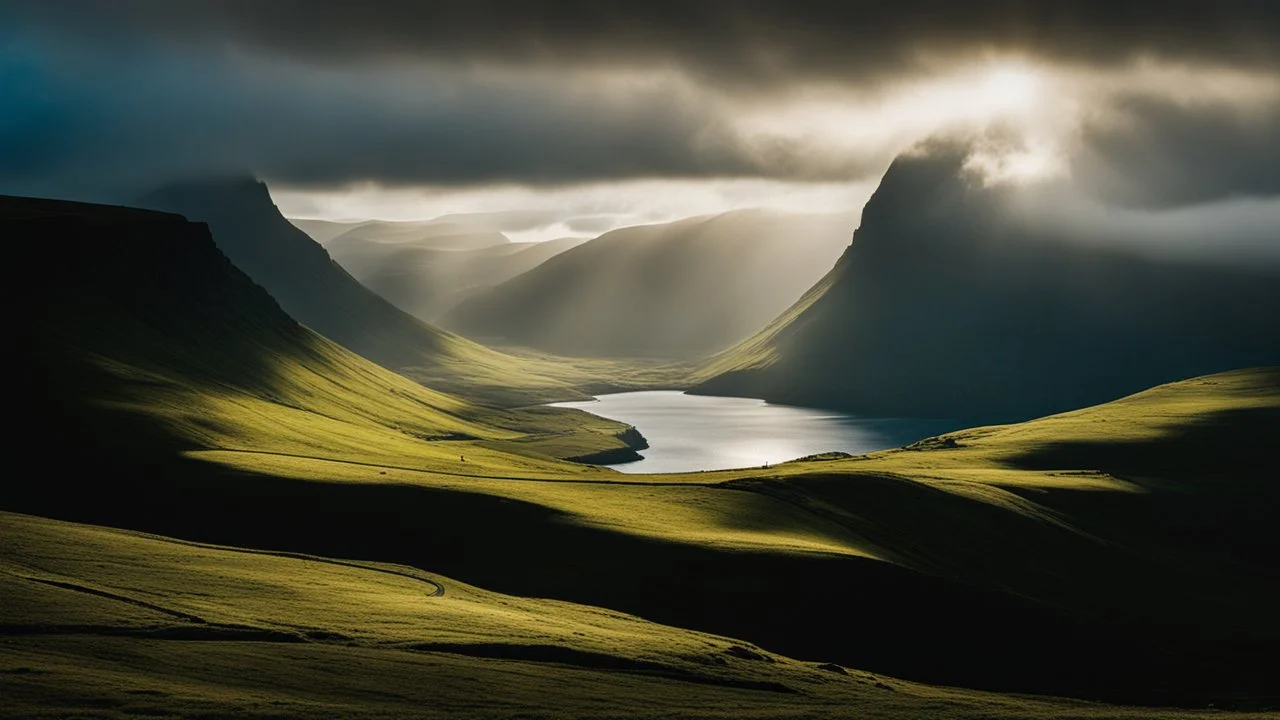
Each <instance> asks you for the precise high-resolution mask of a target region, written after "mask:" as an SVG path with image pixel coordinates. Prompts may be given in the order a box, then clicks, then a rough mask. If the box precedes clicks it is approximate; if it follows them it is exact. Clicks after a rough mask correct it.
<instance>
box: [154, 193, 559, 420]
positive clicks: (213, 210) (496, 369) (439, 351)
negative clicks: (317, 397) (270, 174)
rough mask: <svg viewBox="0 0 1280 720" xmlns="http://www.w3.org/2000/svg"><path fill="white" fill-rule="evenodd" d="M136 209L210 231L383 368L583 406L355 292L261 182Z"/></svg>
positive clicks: (310, 317) (492, 398) (282, 297)
mask: <svg viewBox="0 0 1280 720" xmlns="http://www.w3.org/2000/svg"><path fill="white" fill-rule="evenodd" d="M140 204H141V205H143V206H145V207H150V208H155V209H158V210H164V211H169V212H174V213H178V214H181V215H184V216H186V217H188V218H190V219H192V220H198V221H201V222H206V223H208V225H209V228H210V230H211V231H212V233H213V237H214V239H215V241H216V242H217V243H218V247H219V248H220V249H221V250H222V251H223V252H224V253H226V255H227V256H228V257H229V258H230V259H231V261H232V262H234V263H235V264H236V266H237V267H239V268H240V269H242V270H244V272H245V273H246V274H247V275H248V276H249V277H251V278H253V280H254V281H255V282H257V283H258V284H260V285H262V286H263V287H264V288H266V289H267V291H268V292H270V293H271V295H272V297H274V298H275V299H276V301H278V302H279V303H280V306H281V307H282V308H284V310H285V311H286V312H287V313H289V315H291V316H293V317H294V318H296V319H297V320H298V321H299V322H301V323H302V324H304V325H306V326H307V327H310V328H311V329H313V330H315V331H316V332H318V333H320V334H322V335H324V336H325V337H327V338H329V339H330V340H333V341H335V342H337V343H339V344H341V345H343V346H345V347H347V348H348V349H350V350H353V351H355V352H356V353H358V354H360V355H362V356H364V357H366V358H368V359H370V360H372V361H374V362H376V363H378V364H379V365H382V366H383V367H386V368H389V369H392V370H396V371H397V372H400V373H402V374H405V375H407V376H409V377H411V378H414V379H417V380H420V381H423V382H425V383H426V384H428V385H429V386H431V387H434V388H437V389H440V390H446V391H450V392H456V393H460V394H464V395H468V396H471V397H476V398H480V399H483V400H486V401H489V402H494V403H498V404H504V405H520V404H529V403H533V402H542V401H547V400H552V399H565V398H567V397H583V394H582V393H581V392H579V391H577V390H575V389H573V388H572V387H570V386H569V383H567V382H565V381H564V380H563V379H560V378H557V377H553V376H550V375H548V374H546V372H545V371H546V370H547V369H548V368H550V367H552V366H551V364H549V363H546V364H542V366H541V367H539V364H538V363H537V362H535V361H533V360H526V359H523V358H515V357H512V356H510V355H506V354H502V353H498V352H495V351H492V350H489V349H488V348H485V347H483V346H480V345H477V344H476V343H473V342H470V341H468V340H465V339H463V338H461V337H458V336H456V335H454V334H452V333H448V332H444V331H442V330H440V329H438V328H436V327H433V326H431V325H428V324H426V323H424V322H422V321H420V320H418V319H416V318H414V317H412V316H411V315H409V314H408V313H405V312H404V311H402V310H400V309H399V308H397V307H395V306H394V305H392V304H391V303H390V302H388V301H387V300H385V299H383V298H381V297H379V296H378V295H377V294H376V293H374V292H373V291H371V290H369V289H368V288H366V287H364V286H363V285H361V284H360V283H359V282H358V281H356V280H355V278H353V277H351V275H350V274H348V273H347V272H346V271H345V270H343V269H342V268H341V267H339V266H338V265H337V264H336V263H334V262H333V260H332V258H330V257H329V254H328V253H327V252H326V251H325V249H324V248H323V247H321V246H320V245H318V244H317V243H316V242H315V241H314V240H312V239H311V238H310V237H308V236H307V234H306V233H304V232H302V231H301V230H299V229H298V228H297V227H295V226H294V225H292V224H290V223H289V221H287V220H285V218H284V217H283V216H282V215H281V214H280V212H279V210H277V209H276V206H275V204H274V203H273V202H272V200H271V196H270V194H269V192H268V190H267V186H266V185H265V184H263V183H261V182H258V181H255V180H252V179H230V180H210V181H207V182H197V183H186V184H178V185H171V186H169V187H166V188H162V189H160V190H158V191H156V192H154V193H152V194H151V195H149V196H148V197H147V198H145V199H144V200H143V201H142V202H141V203H140ZM357 229H358V228H357Z"/></svg>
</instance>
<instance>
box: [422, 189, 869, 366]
mask: <svg viewBox="0 0 1280 720" xmlns="http://www.w3.org/2000/svg"><path fill="white" fill-rule="evenodd" d="M852 225H853V219H852V217H850V216H849V215H844V214H829V215H803V214H795V213H782V212H774V211H768V210H741V211H735V212H729V213H724V214H722V215H715V216H709V217H697V218H687V219H685V220H680V221H678V222H673V223H665V224H659V225H642V226H637V227H630V228H622V229H620V230H614V231H612V232H608V233H605V234H604V235H601V236H600V237H598V238H595V239H594V240H592V241H590V242H588V243H585V244H583V245H580V246H578V247H575V248H573V249H571V250H568V251H567V252H564V253H561V254H559V255H557V256H555V257H554V258H551V259H550V260H548V261H547V262H545V263H543V264H541V265H539V266H538V267H537V268H535V269H533V270H530V271H529V272H527V273H524V274H523V275H520V276H518V277H515V278H513V279H512V280H509V281H507V282H505V283H502V284H501V285H498V286H496V287H493V288H490V289H487V290H483V291H480V292H477V293H476V294H474V295H473V296H471V297H470V298H468V299H466V300H464V301H463V302H461V303H460V304H459V305H458V306H457V307H456V308H454V309H453V310H452V311H450V312H449V313H446V314H445V315H444V316H442V317H441V319H440V322H441V323H442V324H443V325H444V326H445V327H447V328H449V329H452V330H455V331H458V332H461V333H463V334H465V335H467V336H468V337H472V338H477V339H480V340H481V341H484V342H493V343H497V344H501V345H518V346H528V347H533V348H537V349H539V350H543V351H546V352H553V353H559V354H563V355H575V356H588V357H697V356H701V355H706V354H710V353H712V352H716V351H718V350H721V349H723V348H725V347H727V346H729V345H731V344H732V343H734V342H736V341H738V340H741V339H742V338H743V337H746V336H747V335H749V334H751V333H752V332H753V331H755V330H756V329H758V328H759V327H760V326H762V325H764V324H765V323H766V322H768V321H769V320H770V319H772V318H773V317H775V316H777V314H778V313H779V312H781V311H783V310H784V309H786V307H787V306H788V305H790V304H791V303H793V302H795V299H796V298H797V297H799V296H800V294H801V293H803V292H804V290H805V288H807V287H809V286H810V285H812V284H813V281H814V280H816V279H817V278H819V277H820V276H821V275H822V273H823V272H824V271H826V270H827V269H828V268H830V267H831V263H832V262H834V261H835V259H836V257H838V256H839V254H840V250H841V248H843V247H844V246H845V245H847V244H848V238H849V232H850V230H851V229H852Z"/></svg>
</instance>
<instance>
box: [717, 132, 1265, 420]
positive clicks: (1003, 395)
mask: <svg viewBox="0 0 1280 720" xmlns="http://www.w3.org/2000/svg"><path fill="white" fill-rule="evenodd" d="M965 159H966V149H965V148H963V147H960V146H935V147H932V148H931V149H930V150H929V152H927V153H923V154H915V155H908V156H904V157H901V158H899V159H898V160H897V161H896V162H895V163H894V164H893V166H892V167H891V168H890V169H889V171H888V173H887V174H886V175H885V177H884V180H883V182H882V183H881V185H880V188H879V189H878V190H877V191H876V193H875V195H874V196H873V197H872V199H871V201H870V202H869V203H868V204H867V206H866V209H865V210H864V213H863V220H862V226H861V228H860V229H859V230H858V231H857V233H856V234H855V235H854V240H853V243H852V245H851V246H850V247H849V249H848V250H847V251H846V252H845V253H844V255H843V256H842V257H841V259H840V261H839V263H837V264H836V267H835V268H834V269H833V270H832V271H831V272H830V274H828V275H827V277H825V278H824V279H823V280H822V281H821V282H820V283H819V284H818V285H817V286H815V287H814V288H813V289H812V290H811V291H810V292H809V293H808V294H806V295H805V297H804V298H803V299H802V300H801V301H800V302H799V303H798V304H797V305H796V306H794V307H792V308H791V309H790V310H788V311H787V312H786V313H784V314H783V315H782V316H781V317H779V318H778V319H777V320H775V322H773V323H772V324H771V325H770V326H769V327H767V328H766V329H765V330H763V331H762V332H760V333H759V334H757V335H756V336H755V337H753V338H750V339H749V340H747V341H745V342H744V343H742V344H740V345H739V346H738V347H736V348H734V349H733V350H731V351H729V352H726V353H725V354H723V355H721V356H720V357H718V358H716V359H714V360H713V361H712V362H710V363H709V364H708V365H707V366H706V367H705V368H704V373H705V374H707V375H711V376H712V377H710V379H708V380H707V381H706V382H704V383H703V384H702V385H701V386H700V388H699V391H700V392H705V393H708V394H743V395H747V396H752V397H764V398H767V399H769V400H774V401H779V402H792V403H800V404H812V405H818V406H827V407H841V408H849V409H852V410H855V411H858V412H865V413H872V414H881V415H887V416H899V415H907V416H926V417H927V416H933V417H969V418H983V419H1002V420H1007V419H1022V418H1027V417H1031V416H1034V415H1037V414H1043V413H1045V412H1052V411H1058V410H1065V409H1069V408H1073V407H1079V406H1080V405H1082V404H1088V403H1093V402H1099V401H1103V400H1107V399H1110V398H1114V397H1118V396H1120V395H1123V394H1125V393H1128V392H1133V391H1136V390H1139V389H1141V388H1143V387H1146V386H1150V385H1152V384H1155V383H1160V382H1165V381H1169V380H1174V379H1177V378H1182V377H1187V376H1191V375H1195V374H1199V373H1206V372H1214V371H1220V370H1226V369H1230V368H1237V367H1249V366H1258V365H1267V364H1274V363H1276V362H1280V334H1277V333H1276V331H1275V328H1274V327H1273V326H1272V325H1271V324H1270V323H1269V322H1267V321H1264V320H1263V319H1264V318H1274V317H1280V268H1277V267H1275V266H1273V265H1267V264H1265V263H1261V264H1260V263H1254V264H1246V263H1238V264H1230V263H1225V262H1215V261H1214V260H1213V259H1212V258H1211V257H1208V258H1206V257H1201V258H1192V257H1186V256H1179V255H1177V254H1176V253H1168V254H1161V253H1160V252H1159V246H1158V245H1157V246H1155V247H1154V248H1153V247H1152V246H1151V244H1150V243H1148V244H1146V245H1144V244H1142V243H1137V242H1134V241H1133V238H1130V237H1127V236H1126V235H1125V232H1124V230H1123V229H1115V228H1112V229H1111V230H1110V232H1111V233H1112V234H1111V235H1107V234H1105V233H1106V231H1107V230H1106V228H1105V226H1104V227H1103V229H1102V230H1101V231H1100V230H1099V228H1098V226H1093V227H1091V228H1089V231H1088V232H1081V231H1080V230H1079V229H1077V228H1075V227H1073V226H1072V225H1070V224H1069V223H1064V222H1062V221H1060V220H1057V219H1055V217H1054V215H1052V214H1049V213H1046V212H1039V211H1036V212H1028V208H1031V209H1033V210H1036V209H1039V208H1041V207H1045V206H1052V205H1053V203H1055V202H1058V201H1059V200H1058V198H1055V197H1054V196H1053V195H1052V194H1051V193H1053V192H1055V188H1054V187H1053V186H1052V185H1051V184H1050V185H1047V186H1028V187H1023V186H1019V185H1016V184H988V183H985V182H984V181H983V179H982V178H980V177H977V176H975V175H974V174H972V173H969V172H966V171H965V169H964V165H965ZM1205 240H1206V241H1208V240H1211V238H1206V239H1205ZM1209 252H1210V253H1212V246H1209Z"/></svg>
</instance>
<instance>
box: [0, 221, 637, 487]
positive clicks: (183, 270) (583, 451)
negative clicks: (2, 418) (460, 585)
mask: <svg viewBox="0 0 1280 720" xmlns="http://www.w3.org/2000/svg"><path fill="white" fill-rule="evenodd" d="M0 225H2V226H3V227H4V230H5V235H6V237H9V238H11V239H12V240H13V241H14V242H15V243H18V247H19V248H20V249H19V250H18V252H19V254H20V255H21V256H22V257H23V259H24V261H27V262H30V263H32V266H39V265H52V264H56V265H57V266H58V268H59V271H58V275H57V279H56V280H53V281H51V282H49V283H47V284H45V285H43V286H42V287H41V289H40V291H39V292H40V294H39V296H38V302H36V303H35V305H34V307H33V310H32V316H31V317H30V318H26V319H24V320H30V321H31V322H32V323H33V324H32V325H31V328H30V335H29V337H27V338H26V339H25V344H24V355H23V357H24V358H28V359H29V360H30V363H31V366H30V368H29V369H28V376H29V377H32V378H35V379H36V380H37V381H38V382H37V391H38V393H39V394H38V395H37V396H35V397H34V400H35V405H34V407H35V409H36V411H37V414H36V415H35V416H34V417H33V419H32V423H33V425H34V427H35V428H37V429H38V430H40V431H43V432H47V433H49V436H50V437H58V438H61V439H62V441H63V442H65V443H67V444H68V445H70V446H72V447H73V448H75V449H76V450H77V451H79V452H87V453H90V454H92V453H94V452H99V451H101V452H107V453H108V454H109V455H110V456H120V458H121V460H122V461H124V462H128V461H131V459H132V460H133V461H139V462H142V461H150V460H157V459H163V458H164V457H165V456H166V455H167V454H171V453H173V452H175V451H180V450H190V449H214V448H224V449H225V448H249V447H256V448H259V449H265V448H264V446H261V445H260V442H261V441H262V440H263V439H264V438H267V437H274V438H276V440H277V441H278V442H279V443H280V444H278V445H277V446H276V450H278V451H285V452H308V453H311V454H315V453H319V454H320V455H321V456H324V455H325V453H337V454H338V455H339V456H341V457H345V458H350V457H351V453H356V454H359V455H364V456H366V457H368V458H377V459H382V460H387V459H391V458H399V459H401V460H404V459H406V458H410V457H415V456H417V460H416V462H419V463H424V462H429V461H430V458H433V457H434V458H437V459H439V458H444V459H446V460H448V461H449V462H450V463H454V464H456V459H457V457H458V455H459V452H458V450H457V448H456V447H453V446H452V445H449V442H450V441H452V442H455V443H456V442H461V441H466V442H468V443H472V442H475V441H492V442H496V443H499V444H502V445H503V446H505V447H509V448H510V449H512V450H515V451H516V452H534V453H538V452H545V453H548V454H550V455H554V456H558V457H563V458H577V457H583V458H585V457H590V456H593V455H599V454H601V453H612V454H615V455H619V456H626V455H628V454H630V455H632V456H634V453H633V452H632V451H631V450H630V449H629V448H628V446H627V444H626V443H625V442H624V441H623V440H622V439H620V438H621V437H622V436H624V435H625V436H627V437H631V435H632V434H633V432H634V431H630V430H629V428H628V427H627V426H625V425H622V424H621V423H614V422H612V421H603V420H601V419H599V418H595V417H594V416H591V415H587V414H586V413H581V412H566V411H563V410H560V409H553V408H537V409H533V410H506V411H504V410H496V409H493V408H490V407H487V406H483V405H477V404H474V403H471V402H469V401H466V400H463V399H460V398H457V397H453V396H450V395H446V394H443V393H439V392H436V391H433V390H429V389H427V388H425V387H422V386H420V385H418V384H416V383H413V382H411V381H409V380H407V379H405V378H402V377H401V376H399V375H396V374H394V373H391V372H389V371H387V370H385V369H383V368H381V367H378V366H377V365H374V364H373V363H370V362H368V361H366V360H364V359H363V358H360V357H358V356H356V355H354V354H352V353H350V352H349V351H347V350H345V349H344V348H342V347H340V346H338V345H336V344H334V343H333V342H331V341H329V340H327V339H325V338H323V337H320V336H318V335H316V334H315V333H314V332H312V331H311V330H308V329H307V328H305V327H303V326H301V325H299V324H298V323H297V322H295V321H294V320H293V318H291V317H289V316H288V315H287V314H286V313H284V312H283V311H282V310H281V309H280V307H279V306H278V305H276V303H275V301H274V300H273V299H272V298H271V296H270V295H268V294H267V292H266V291H265V290H263V289H262V288H261V287H259V286H258V285H257V284H255V283H254V282H253V281H252V280H250V279H249V278H248V277H247V276H246V275H245V274H244V273H242V272H240V270H239V269H237V268H236V267H235V266H233V265H232V264H231V262H230V261H229V260H228V259H227V257H226V256H225V255H223V254H222V253H221V252H219V250H218V248H217V247H216V246H215V245H214V242H213V240H212V239H211V238H210V235H209V232H208V229H207V228H206V227H205V226H204V225H203V224H196V223H190V222H188V221H187V220H186V219H185V218H183V217H181V216H178V215H169V214H163V213H156V212H148V211H142V210H133V209H127V208H112V207H105V206H98V205H81V204H75V203H62V202H54V201H40V200H27V199H20V198H0ZM266 428H271V430H270V431H269V432H268V431H267V430H266ZM35 434H36V435H39V434H40V433H39V432H36V433H35ZM634 442H639V441H638V439H635V440H634ZM463 452H470V453H471V454H472V455H473V459H472V462H473V463H483V458H484V450H483V449H482V448H480V447H477V448H476V450H475V451H470V450H464V451H463ZM542 460H543V462H541V464H542V466H547V464H546V462H545V461H546V460H548V458H542ZM528 462H529V463H531V464H532V465H533V466H537V465H539V462H540V461H539V460H538V459H537V455H533V456H531V457H530V458H529V459H528ZM553 465H554V463H553ZM506 466H507V464H504V467H506Z"/></svg>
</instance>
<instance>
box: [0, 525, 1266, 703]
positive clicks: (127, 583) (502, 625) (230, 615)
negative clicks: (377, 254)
mask: <svg viewBox="0 0 1280 720" xmlns="http://www.w3.org/2000/svg"><path fill="white" fill-rule="evenodd" d="M0 531H2V532H3V534H4V537H5V541H6V542H5V543H4V545H2V546H0V597H3V598H5V599H6V600H7V602H6V603H4V604H3V605H0V629H3V634H2V635H0V693H3V695H4V697H5V698H6V702H5V703H4V704H3V706H2V707H0V717H14V718H18V717H21V718H37V717H67V716H78V717H100V718H122V717H139V716H146V717H175V718H176V717H187V718H189V717H206V716H208V717H212V716H216V717H260V716H273V717H295V718H296V717H356V716H358V717H367V718H383V717H389V718H395V717H451V718H467V717H486V718H488V717H496V716H510V715H519V716H521V717H534V716H554V717H601V716H602V715H608V716H610V717H689V716H690V715H691V714H696V715H698V716H700V717H724V718H739V717H744V716H750V717H797V716H804V717H833V718H834V717H847V716H848V713H850V712H855V711H856V712H857V713H858V714H859V716H865V717H881V718H909V717H921V716H923V715H927V716H928V717H933V718H965V717H973V716H974V715H975V714H979V715H981V716H983V717H995V718H1003V717H1019V718H1059V717H1066V716H1070V717H1079V718H1114V717H1161V718H1166V717H1179V716H1182V717H1196V716H1197V715H1193V714H1191V713H1171V712H1169V711H1166V710H1160V711H1135V710H1122V709H1119V708H1115V707H1108V706H1099V705H1093V704H1089V703H1082V702H1071V701H1064V700H1051V699H1032V698H1019V697H1003V696H999V695H993V694H988V693H979V692H974V691H964V690H952V689H945V688H933V687H929V686H924V685H920V684H917V683H910V682H906V681H902V680H898V679H893V678H888V677H882V676H877V675H873V674H870V673H866V672H861V671H858V670H849V669H845V668H841V667H839V666H835V665H820V664H817V663H805V662H798V661H796V660H793V659H790V658H786V657H782V656H779V655H776V654H774V653H769V652H766V651H763V650H761V649H760V648H756V647H753V646H751V645H749V644H746V643H743V642H741V641H737V640H732V639H729V638H724V637H717V636H714V635H707V634H704V633H697V632H692V631H688V630H681V629H678V628H672V627H668V626H664V625H658V624H655V623H651V622H646V621H644V620H641V619H639V618H636V617H633V616H629V615H624V614H622V613H617V612H612V611H609V610H602V609H598V608H592V607H587V606H582V605H574V604H570V603H563V602H557V601H554V600H538V599H525V598H518V597H513V596H510V595H501V594H498V593H493V592H487V591H484V590H481V589H479V588H475V587H472V586H469V585H466V584H464V583H461V582H458V581H456V580H453V579H451V578H446V577H443V576H440V575H437V574H434V573H426V572H423V571H421V570H417V569H415V568H411V567H406V566H399V565H387V564H381V563H371V562H349V561H334V560H330V559H326V558H318V557H310V556H305V555H286V554H277V553H266V552H259V551H247V550H242V549H239V548H223V547H217V546H209V545H201V544H194V543H188V542H181V541H175V540H172V539H168V538H163V537H157V536H152V535H141V534H137V533H130V532H122V531H118V530H108V529H104V528H98V527H93V526H86V525H75V524H70V523H63V522H57V521H51V520H44V519H40V518H34V517H30V516H24V515H15V514H10V513H0ZM1232 717H1239V718H1241V719H1242V720H1243V718H1247V717H1250V716H1249V715H1243V714H1242V715H1233V716H1232Z"/></svg>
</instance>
